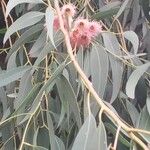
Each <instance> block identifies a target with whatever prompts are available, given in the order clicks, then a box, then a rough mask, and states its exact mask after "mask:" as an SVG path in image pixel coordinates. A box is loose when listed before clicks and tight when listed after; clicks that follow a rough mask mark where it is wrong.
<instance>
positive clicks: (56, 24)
mask: <svg viewBox="0 0 150 150" xmlns="http://www.w3.org/2000/svg"><path fill="white" fill-rule="evenodd" d="M53 26H54V30H55V31H57V30H58V29H59V28H60V23H59V18H58V16H55V18H54V22H53Z"/></svg>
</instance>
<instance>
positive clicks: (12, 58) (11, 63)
mask: <svg viewBox="0 0 150 150" xmlns="http://www.w3.org/2000/svg"><path fill="white" fill-rule="evenodd" d="M16 56H17V51H15V52H14V53H13V54H12V55H11V56H10V58H9V60H8V63H7V70H9V69H11V68H15V67H17V64H16Z"/></svg>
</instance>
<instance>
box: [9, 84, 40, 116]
mask: <svg viewBox="0 0 150 150" xmlns="http://www.w3.org/2000/svg"><path fill="white" fill-rule="evenodd" d="M40 88H41V83H38V84H36V85H34V86H33V88H32V89H31V90H30V92H29V93H28V94H27V95H26V97H25V98H23V100H22V101H21V103H19V105H16V110H15V112H14V113H13V114H12V115H11V116H14V115H16V114H21V113H23V112H24V110H25V108H26V106H28V105H29V104H30V103H32V102H33V101H34V99H35V97H36V96H37V94H38V92H39V90H40Z"/></svg>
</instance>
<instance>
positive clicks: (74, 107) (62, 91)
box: [56, 75, 81, 128]
mask: <svg viewBox="0 0 150 150" xmlns="http://www.w3.org/2000/svg"><path fill="white" fill-rule="evenodd" d="M56 85H57V88H58V93H59V96H60V99H61V102H62V113H63V114H61V115H63V116H61V120H60V122H59V124H60V123H61V121H62V119H63V117H64V115H65V113H67V111H68V107H67V105H68V104H69V106H70V108H71V111H72V112H73V114H74V116H75V118H76V121H77V125H78V127H79V128H80V127H81V117H80V110H79V106H78V103H77V97H76V95H75V93H74V91H73V88H72V86H71V84H70V83H69V81H68V80H67V79H66V78H65V77H64V76H63V75H60V76H59V78H58V80H57V83H56Z"/></svg>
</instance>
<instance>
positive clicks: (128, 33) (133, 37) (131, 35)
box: [123, 31, 139, 54]
mask: <svg viewBox="0 0 150 150" xmlns="http://www.w3.org/2000/svg"><path fill="white" fill-rule="evenodd" d="M123 35H124V37H125V38H126V39H127V40H129V41H130V42H131V43H132V45H133V48H134V54H137V52H138V47H139V38H138V36H137V35H136V33H135V32H133V31H126V32H124V33H123Z"/></svg>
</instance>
